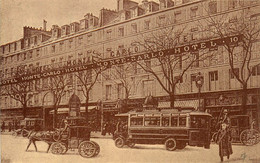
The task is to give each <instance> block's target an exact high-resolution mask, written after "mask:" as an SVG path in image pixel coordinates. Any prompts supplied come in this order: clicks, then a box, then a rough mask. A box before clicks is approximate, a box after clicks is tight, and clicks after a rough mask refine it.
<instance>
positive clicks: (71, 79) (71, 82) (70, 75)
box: [68, 74, 73, 85]
mask: <svg viewBox="0 0 260 163" xmlns="http://www.w3.org/2000/svg"><path fill="white" fill-rule="evenodd" d="M68 85H73V74H69V78H68Z"/></svg>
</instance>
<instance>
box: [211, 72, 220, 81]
mask: <svg viewBox="0 0 260 163" xmlns="http://www.w3.org/2000/svg"><path fill="white" fill-rule="evenodd" d="M217 80H218V71H211V72H209V81H217Z"/></svg>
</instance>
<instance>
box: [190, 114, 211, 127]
mask: <svg viewBox="0 0 260 163" xmlns="http://www.w3.org/2000/svg"><path fill="white" fill-rule="evenodd" d="M191 127H192V128H208V127H209V119H208V117H203V116H191Z"/></svg>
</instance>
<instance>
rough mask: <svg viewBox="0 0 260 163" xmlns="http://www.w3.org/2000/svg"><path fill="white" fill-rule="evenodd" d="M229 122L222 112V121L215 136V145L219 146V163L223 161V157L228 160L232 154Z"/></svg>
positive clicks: (225, 114)
mask: <svg viewBox="0 0 260 163" xmlns="http://www.w3.org/2000/svg"><path fill="white" fill-rule="evenodd" d="M229 122H230V121H229V118H228V117H227V113H225V112H224V119H223V120H222V123H221V128H220V129H219V131H218V136H217V143H218V145H219V157H220V160H221V161H223V160H224V156H227V159H229V157H230V155H231V154H232V153H233V151H232V144H231V140H232V137H231V132H230V127H229V124H230V123H229Z"/></svg>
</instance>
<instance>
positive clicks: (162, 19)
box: [158, 15, 166, 26]
mask: <svg viewBox="0 0 260 163" xmlns="http://www.w3.org/2000/svg"><path fill="white" fill-rule="evenodd" d="M165 24H166V18H165V15H161V16H159V17H158V25H159V26H164V25H165Z"/></svg>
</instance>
